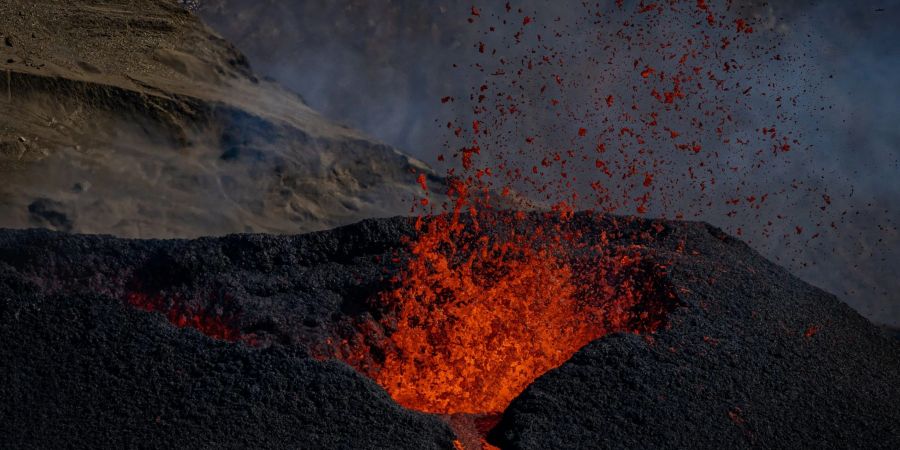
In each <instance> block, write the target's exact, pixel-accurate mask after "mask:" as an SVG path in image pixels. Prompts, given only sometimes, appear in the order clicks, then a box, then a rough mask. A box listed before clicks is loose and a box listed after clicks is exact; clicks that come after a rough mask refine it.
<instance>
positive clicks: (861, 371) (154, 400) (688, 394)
mask: <svg viewBox="0 0 900 450" xmlns="http://www.w3.org/2000/svg"><path fill="white" fill-rule="evenodd" d="M576 221H577V222H579V226H580V227H593V231H597V232H599V231H601V230H604V229H609V228H611V227H613V226H614V225H613V222H614V219H611V218H601V219H590V218H588V217H587V216H581V215H580V216H577V217H576ZM615 221H618V224H617V225H615V226H616V227H618V229H619V230H622V229H628V230H631V231H636V232H637V233H625V234H624V235H623V236H625V237H622V238H619V239H620V240H619V241H618V242H616V243H617V244H626V243H632V242H634V243H637V244H640V245H642V246H644V247H645V249H646V254H647V255H648V257H649V258H653V259H654V260H656V261H658V262H659V263H662V264H666V267H667V269H666V270H667V273H666V274H665V275H660V276H661V277H662V278H663V279H661V282H665V283H666V285H667V286H668V287H669V288H671V289H672V290H673V292H675V293H676V294H677V296H678V297H679V301H680V304H681V305H683V306H680V307H678V308H676V309H675V310H674V311H673V312H671V313H670V315H669V320H668V326H667V327H666V328H665V329H663V330H660V331H658V332H657V333H655V334H654V335H652V336H645V337H641V336H632V335H611V336H607V337H605V338H602V339H600V340H598V341H595V342H593V343H591V344H589V345H588V346H586V347H585V348H584V349H582V350H581V351H580V352H578V353H577V354H576V355H575V356H574V357H573V358H572V359H571V360H569V361H568V362H567V363H565V364H564V365H562V366H561V367H559V368H558V369H556V370H553V371H551V372H549V373H548V374H546V375H544V376H543V377H541V378H539V379H538V380H536V381H535V382H534V383H533V384H532V385H531V386H530V387H529V388H528V389H527V390H526V391H525V392H524V393H523V394H522V395H521V396H520V397H519V398H518V399H516V400H515V401H513V403H512V405H511V406H510V407H509V409H508V410H507V411H506V412H505V414H504V416H503V418H502V420H501V422H500V424H499V425H498V426H497V427H496V428H495V429H494V431H493V432H492V433H491V435H490V440H491V442H493V443H495V444H497V445H499V446H501V447H502V448H594V447H613V448H623V447H631V448H648V447H704V448H713V447H716V448H719V447H724V446H727V447H750V446H759V447H790V446H792V447H797V446H803V447H809V446H824V447H835V446H839V447H846V446H862V447H882V448H898V446H900V429H898V424H900V409H898V408H897V407H896V405H898V404H900V388H898V386H900V343H898V341H896V340H894V339H890V338H888V337H887V335H886V334H884V333H883V332H881V331H880V330H879V329H878V328H876V327H875V326H873V325H872V324H870V323H869V322H868V321H866V320H865V319H864V318H862V317H861V316H859V315H858V314H857V313H856V312H854V311H853V310H852V309H850V308H849V307H848V306H846V305H844V304H843V303H841V302H840V301H838V300H837V299H836V298H835V297H833V296H831V295H829V294H826V293H824V292H822V291H820V290H818V289H816V288H814V287H811V286H809V285H807V284H805V283H803V282H801V281H799V280H798V279H796V278H794V277H792V276H790V275H789V274H788V273H786V272H785V271H784V270H783V269H781V268H779V267H777V266H775V265H773V264H771V263H769V262H767V261H765V260H764V259H762V258H761V257H760V256H758V255H757V254H756V253H755V252H753V251H752V250H750V248H749V247H747V246H746V245H745V244H743V243H741V242H739V241H737V240H735V239H732V238H730V237H728V236H726V235H724V234H722V233H721V232H720V231H718V230H716V229H714V228H712V227H709V226H707V225H705V224H700V223H674V222H650V221H638V220H634V221H629V222H628V223H627V224H623V223H622V222H621V221H620V220H615ZM411 232H412V227H411V224H410V222H409V220H407V219H401V218H397V219H384V220H369V221H364V222H361V223H358V224H355V225H351V226H348V227H343V228H339V229H335V230H331V231H326V232H317V233H312V234H307V235H300V236H267V235H234V236H227V237H223V238H203V239H197V240H168V241H160V240H146V241H141V240H123V239H116V238H111V237H105V236H78V235H66V234H60V233H55V232H48V231H40V230H29V231H12V230H7V231H2V232H0V361H2V362H3V363H2V365H3V370H2V371H0V377H2V378H0V417H2V420H0V442H4V443H8V444H11V445H12V446H14V447H41V448H46V447H66V446H71V447H92V448H96V447H121V446H146V447H176V446H177V447H247V446H250V447H276V448H280V447H291V448H297V447H301V448H323V447H325V448H452V445H453V444H452V441H453V435H452V432H451V431H450V429H449V427H448V426H447V425H446V424H445V422H444V421H442V420H441V419H439V418H437V417H429V416H426V415H422V414H419V413H416V412H411V411H406V410H403V409H402V408H400V407H398V406H397V405H396V404H394V403H393V402H392V401H391V400H390V398H389V397H388V396H387V395H386V394H385V392H384V391H383V390H381V389H380V388H379V387H378V386H377V385H375V384H374V383H372V382H371V381H369V380H368V379H366V378H364V377H362V376H360V375H358V374H357V373H356V372H354V371H353V370H352V369H350V368H349V367H347V366H345V365H343V364H342V363H338V362H328V361H318V360H316V359H314V358H311V357H310V356H309V353H308V352H307V350H306V349H307V348H308V346H309V345H310V343H314V342H317V341H318V340H320V339H321V338H322V337H323V336H326V335H329V334H333V333H334V332H335V330H339V329H340V327H341V326H342V324H343V323H344V322H346V321H347V320H348V318H352V317H357V316H364V315H366V314H369V313H368V312H367V311H366V307H365V300H366V299H367V298H369V297H370V296H372V295H373V294H374V293H376V292H378V291H379V290H381V289H384V288H385V286H386V282H385V281H383V280H384V279H385V278H386V277H385V275H390V274H391V273H392V272H393V271H395V270H396V267H394V266H392V265H389V264H387V265H386V263H385V262H386V261H391V256H392V255H393V254H394V252H396V251H402V248H403V244H402V243H401V237H402V236H404V235H409V234H410V233H411ZM648 234H652V237H647V236H648ZM629 236H637V237H629ZM640 236H644V237H643V238H642V237H640ZM635 240H637V241H640V242H635ZM629 241H631V242H629ZM135 296H137V297H138V298H153V299H162V300H159V301H157V303H155V304H157V305H168V306H169V307H172V305H176V304H177V305H181V306H180V308H182V309H181V310H180V313H179V314H180V316H179V317H185V316H187V317H188V319H190V318H191V317H190V316H191V314H192V312H193V313H196V312H198V311H202V312H203V315H205V316H207V317H210V316H212V317H215V319H216V324H218V325H219V326H221V327H223V328H227V329H229V330H233V331H234V333H236V334H229V335H227V336H226V337H227V338H228V339H231V340H234V341H235V342H226V341H221V340H215V339H212V338H209V337H207V336H204V335H202V334H201V333H199V332H197V331H196V330H194V329H191V328H190V327H185V328H178V327H176V326H174V325H173V324H172V323H170V320H172V318H173V316H172V315H171V314H170V315H169V318H168V319H167V318H166V317H165V316H164V315H163V314H160V313H158V312H146V311H141V310H139V309H136V308H134V307H133V306H131V305H130V304H129V301H128V300H129V299H133V298H135ZM170 313H171V311H170ZM176 322H177V320H176ZM210 329H212V330H215V329H216V328H210ZM213 334H215V333H213ZM250 344H252V345H250Z"/></svg>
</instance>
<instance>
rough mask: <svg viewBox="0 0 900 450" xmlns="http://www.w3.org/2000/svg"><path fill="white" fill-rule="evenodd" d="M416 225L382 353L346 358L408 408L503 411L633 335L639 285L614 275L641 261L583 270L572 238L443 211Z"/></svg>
mask: <svg viewBox="0 0 900 450" xmlns="http://www.w3.org/2000/svg"><path fill="white" fill-rule="evenodd" d="M511 221H512V222H515V218H514V217H513V218H512V220H511ZM504 225H505V224H504ZM418 228H419V233H418V236H417V238H416V239H415V241H414V242H412V243H411V246H410V250H411V255H410V257H409V259H408V261H407V263H406V266H405V268H404V269H403V270H402V271H401V273H400V275H399V276H398V277H396V278H395V280H394V281H395V283H396V287H395V288H394V289H392V290H390V291H388V292H385V293H383V294H382V295H381V296H380V298H379V303H380V306H381V307H382V308H383V309H385V310H386V313H385V315H384V318H383V319H382V322H381V327H382V328H383V334H382V335H380V336H378V339H377V340H378V341H380V342H378V343H377V346H378V347H379V351H380V352H382V353H383V359H382V360H381V361H374V359H373V358H372V357H371V355H370V354H369V349H368V347H357V348H355V349H352V350H351V352H350V353H351V354H350V355H349V356H345V357H343V359H344V360H345V361H347V362H348V363H350V364H351V365H353V366H355V367H356V368H357V369H358V370H360V371H361V372H363V373H365V374H366V375H368V376H369V377H371V378H373V379H374V380H375V381H376V382H378V383H379V384H380V385H381V386H382V387H384V388H385V389H386V390H387V391H388V392H389V393H390V394H391V396H392V397H393V398H394V399H395V400H396V401H397V402H398V403H400V404H401V405H403V406H406V407H408V408H411V409H416V410H419V411H423V412H428V413H439V414H456V413H468V414H496V413H500V412H502V411H503V410H504V409H505V408H506V407H507V406H508V405H509V403H510V402H511V401H512V399H513V398H515V397H516V396H517V395H519V394H520V393H521V392H522V391H523V390H524V389H525V387H527V386H528V385H529V384H530V383H531V382H532V381H534V379H535V378H537V377H539V376H540V375H542V374H543V373H545V372H546V371H548V370H550V369H553V368H555V367H558V366H559V365H561V364H562V363H564V362H565V361H566V360H568V359H569V358H570V357H571V356H572V355H573V354H574V353H575V352H576V351H578V350H579V349H580V348H581V347H583V346H584V345H585V344H587V343H589V342H591V341H592V340H595V339H597V338H599V337H601V336H603V335H604V334H606V333H608V332H610V331H620V330H627V331H633V327H631V326H630V324H631V322H630V319H632V317H633V315H634V313H633V308H634V305H635V304H637V301H638V299H639V296H638V295H635V294H634V292H638V291H639V290H640V289H638V288H634V289H632V285H633V284H632V281H630V280H629V279H621V280H619V281H618V282H617V284H618V287H616V288H613V287H611V286H609V285H607V279H609V277H610V276H611V275H614V273H615V272H621V270H620V269H621V268H627V267H630V266H631V265H633V263H634V262H635V261H636V259H634V258H629V257H616V258H610V259H608V261H609V262H610V263H613V264H612V265H610V264H601V263H599V262H597V263H596V266H595V267H592V268H591V270H590V276H589V277H584V276H580V275H576V274H575V271H574V270H573V268H572V267H571V265H570V262H569V260H570V259H571V258H570V253H571V247H572V246H571V243H568V242H566V241H565V240H564V239H561V238H559V237H558V235H559V233H557V232H545V231H544V230H543V229H542V228H540V227H536V228H532V229H529V230H528V232H527V233H526V232H523V231H521V230H518V231H517V230H516V229H515V227H514V226H500V227H498V226H497V224H493V226H492V231H491V233H481V232H480V231H479V230H480V227H479V224H478V222H477V221H475V220H473V221H472V223H466V224H463V223H462V222H461V221H459V220H458V217H457V216H447V215H442V216H438V217H434V218H431V219H430V220H425V221H420V222H419V225H418ZM597 261H599V260H597ZM583 269H584V268H583V267H581V268H579V272H580V271H582V270H583ZM623 287H624V289H623ZM647 323H652V321H647ZM368 329H369V330H370V331H368V333H369V334H370V335H371V334H373V333H371V330H372V329H373V327H372V326H371V324H369V325H368ZM370 337H371V336H370Z"/></svg>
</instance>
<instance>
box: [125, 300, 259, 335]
mask: <svg viewBox="0 0 900 450" xmlns="http://www.w3.org/2000/svg"><path fill="white" fill-rule="evenodd" d="M127 301H128V303H129V304H131V305H132V306H134V307H136V308H138V309H142V310H144V311H149V312H158V313H162V314H164V315H165V316H166V319H168V320H169V322H171V323H172V324H173V325H175V326H177V327H179V328H185V327H190V328H194V329H196V330H197V331H199V332H201V333H203V334H205V335H207V336H209V337H211V338H213V339H220V340H223V341H229V342H234V341H239V340H245V341H247V342H248V343H251V344H252V342H251V339H249V338H245V337H244V336H242V335H241V333H240V332H239V331H238V330H237V328H236V327H234V326H232V325H231V323H230V322H231V318H230V317H228V316H226V315H223V314H222V313H217V312H216V311H214V310H212V309H211V308H191V307H190V306H187V305H186V304H185V302H183V301H179V299H175V300H172V301H169V300H166V298H165V297H163V296H161V295H158V294H157V295H148V294H145V293H143V292H131V293H129V294H128V296H127Z"/></svg>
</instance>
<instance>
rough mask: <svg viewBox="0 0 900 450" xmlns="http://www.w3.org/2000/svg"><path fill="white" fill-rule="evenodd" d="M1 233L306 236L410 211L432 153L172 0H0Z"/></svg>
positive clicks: (142, 235) (138, 235) (144, 235)
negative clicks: (313, 105)
mask: <svg viewBox="0 0 900 450" xmlns="http://www.w3.org/2000/svg"><path fill="white" fill-rule="evenodd" d="M2 8H3V11H4V19H3V22H2V25H0V75H2V77H0V78H2V88H3V89H2V94H3V95H0V103H2V108H0V174H2V177H3V179H4V183H3V186H0V226H5V227H16V228H23V227H31V226H41V227H48V228H53V229H57V230H62V231H74V232H87V233H111V234H115V235H119V236H129V237H194V236H200V235H220V234H225V233H232V232H245V231H257V232H271V233H297V232H303V231H310V230H318V229H324V228H329V227H333V226H337V225H341V224H347V223H351V222H353V221H356V220H360V219H362V218H367V217H381V216H390V215H396V214H401V213H405V212H408V210H409V205H410V203H411V200H412V199H413V198H414V196H415V193H416V192H417V186H418V184H417V182H416V179H417V176H418V175H420V174H425V175H426V176H428V177H431V171H430V170H429V169H428V168H427V167H426V166H425V165H424V164H422V163H421V162H419V161H417V160H415V159H412V158H410V157H408V156H406V155H404V154H402V153H401V152H399V151H397V150H395V149H393V148H391V147H389V146H387V145H385V144H382V143H379V142H377V141H375V140H373V139H371V138H369V137H367V136H365V135H364V134H362V133H360V132H357V131H354V130H352V129H349V128H347V127H344V126H341V125H339V124H336V123H334V122H331V121H329V120H327V119H325V118H323V117H321V116H320V115H319V114H318V113H316V112H315V111H313V110H311V109H310V108H309V107H308V106H307V105H305V104H304V102H303V101H302V99H300V98H299V97H298V96H297V95H295V94H293V93H291V92H288V91H286V90H284V89H282V88H281V87H279V86H278V85H277V84H275V83H273V82H270V81H265V80H261V79H259V78H257V76H255V75H254V73H253V71H252V70H251V69H250V67H249V65H248V64H247V60H246V58H245V57H244V56H243V55H242V54H241V53H239V52H238V51H237V50H235V49H234V47H232V46H231V45H230V44H229V43H227V42H226V41H225V40H224V39H222V38H221V37H219V36H218V35H216V34H215V33H213V32H212V31H210V30H209V29H208V28H206V27H205V26H204V25H203V24H202V23H201V22H200V21H199V20H198V19H197V18H196V17H194V16H193V15H192V14H190V13H189V12H187V11H185V10H183V9H182V8H180V7H179V6H177V5H176V4H175V3H173V2H168V1H153V0H142V1H140V2H129V1H118V2H116V1H111V2H102V3H100V4H97V3H96V2H88V1H84V2H74V3H73V2H61V1H50V0H48V1H36V2H31V1H28V2H25V1H7V0H4V1H3V2H2Z"/></svg>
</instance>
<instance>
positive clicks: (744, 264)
mask: <svg viewBox="0 0 900 450" xmlns="http://www.w3.org/2000/svg"><path fill="white" fill-rule="evenodd" d="M665 241H667V242H664V243H661V244H662V245H661V246H660V247H659V248H660V250H661V251H660V252H659V253H657V256H658V257H668V258H671V261H672V265H671V269H670V272H669V275H668V278H669V280H670V282H671V283H672V286H673V287H674V288H675V291H676V292H677V293H678V296H679V299H680V300H681V301H682V302H684V303H686V305H687V307H686V308H682V309H679V310H677V311H675V312H673V313H671V314H670V315H669V326H668V328H667V329H665V330H661V331H659V332H657V333H655V334H654V335H653V336H651V337H647V338H642V337H638V336H634V335H613V336H607V337H605V338H603V339H600V340H597V341H595V342H593V343H591V344H589V345H587V346H586V347H585V348H583V349H582V350H581V351H579V352H578V353H577V354H576V355H575V356H573V357H572V358H571V359H570V360H569V361H568V362H567V363H566V364H564V365H563V366H561V367H559V368H558V369H556V370H553V371H551V372H549V373H547V374H545V375H544V376H542V377H541V378H539V379H538V380H537V381H535V382H534V383H533V384H532V385H531V386H529V387H528V389H526V390H525V392H523V393H522V394H521V395H520V396H519V397H518V398H517V399H516V400H514V401H513V402H512V404H511V405H510V406H509V408H508V409H507V410H506V412H505V414H504V417H503V420H502V422H501V423H500V424H499V425H498V426H497V427H496V428H495V429H494V430H493V434H492V439H493V440H494V441H496V442H497V443H498V444H500V445H501V447H503V448H584V447H602V448H736V447H763V448H773V447H776V448H790V447H793V448H809V447H817V448H834V447H856V448H898V447H900V408H898V407H897V405H898V404H900V342H898V341H896V340H891V339H888V338H886V337H885V334H884V333H882V332H881V331H880V330H879V329H878V328H876V327H875V326H873V325H872V324H871V323H870V322H868V321H867V320H866V319H864V318H863V317H862V316H860V315H859V314H858V313H856V312H855V311H853V310H852V309H851V308H850V307H849V306H847V305H846V304H844V303H842V302H840V301H839V300H838V299H837V298H835V297H834V296H833V295H830V294H828V293H825V292H823V291H821V290H819V289H817V288H815V287H813V286H810V285H808V284H806V283H804V282H801V281H800V280H798V279H797V278H795V277H793V276H791V275H790V274H789V273H788V272H787V271H786V270H784V269H783V268H781V267H778V266H776V265H775V264H772V263H770V262H768V261H766V260H765V259H763V258H762V257H761V256H760V255H759V254H757V253H756V252H755V251H753V250H751V249H750V247H748V246H747V245H746V244H744V243H743V242H740V241H738V240H736V239H733V238H731V237H729V236H727V235H725V234H723V233H722V232H721V231H719V230H717V229H714V228H712V227H709V226H704V225H699V224H690V225H688V224H683V225H679V226H678V232H677V233H674V234H672V235H670V236H668V237H667V238H666V239H665ZM676 241H677V242H684V245H685V247H684V251H683V252H670V250H671V248H673V247H672V246H673V245H677V244H676ZM667 247H668V248H667ZM663 255H665V256H663ZM835 276H840V274H835Z"/></svg>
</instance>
